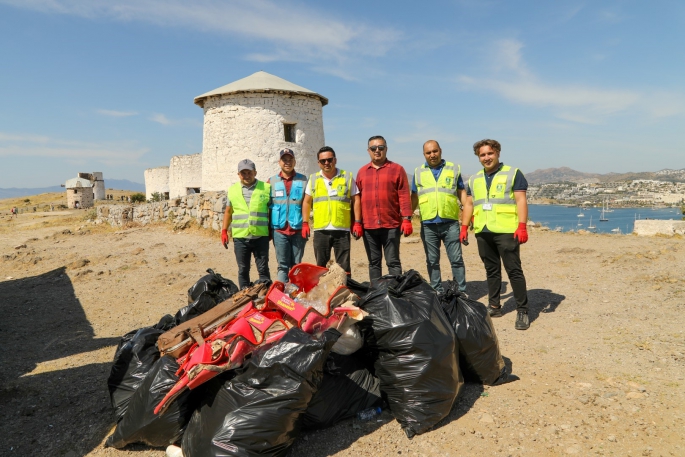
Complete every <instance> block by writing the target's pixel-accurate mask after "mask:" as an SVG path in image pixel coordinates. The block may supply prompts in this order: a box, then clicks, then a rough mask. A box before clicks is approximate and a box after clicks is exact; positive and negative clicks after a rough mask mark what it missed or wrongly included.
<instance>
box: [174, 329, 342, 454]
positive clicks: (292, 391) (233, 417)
mask: <svg viewBox="0 0 685 457" xmlns="http://www.w3.org/2000/svg"><path fill="white" fill-rule="evenodd" d="M339 337H340V333H339V332H338V331H337V330H334V329H329V330H326V331H325V332H324V333H323V335H322V336H321V338H318V339H317V338H314V337H312V336H311V335H308V334H306V333H304V332H303V331H302V330H300V329H298V328H293V329H291V330H290V331H288V333H286V335H285V336H284V337H283V338H282V339H281V340H280V341H278V342H277V343H275V344H274V345H273V346H272V347H269V348H264V349H261V350H259V351H258V352H257V353H256V354H254V355H253V356H252V359H251V360H250V362H249V363H248V364H247V365H246V366H245V368H244V369H243V371H242V372H241V373H240V374H238V375H236V377H235V378H233V379H231V380H230V381H228V382H225V381H224V382H222V379H220V378H215V379H214V380H212V381H210V382H209V383H208V386H207V391H206V393H205V396H204V400H203V402H202V406H201V407H200V409H199V410H197V411H196V412H195V413H194V414H193V417H192V419H191V420H190V423H189V424H188V427H187V429H186V432H185V434H184V435H183V445H182V447H183V455H184V456H185V457H213V456H217V457H218V456H227V455H230V456H282V455H285V454H286V453H287V452H288V449H289V448H290V446H291V445H292V443H293V441H294V440H295V438H296V437H297V435H298V434H299V431H300V420H299V418H300V416H301V415H302V414H303V413H304V412H305V410H306V409H307V405H308V404H309V402H310V400H311V398H312V396H313V395H314V393H315V392H316V389H317V386H318V385H319V384H320V382H321V378H322V375H323V373H322V371H323V365H324V363H325V361H326V357H327V356H328V353H329V352H330V350H331V348H332V347H333V344H335V341H336V340H337V339H338V338H339Z"/></svg>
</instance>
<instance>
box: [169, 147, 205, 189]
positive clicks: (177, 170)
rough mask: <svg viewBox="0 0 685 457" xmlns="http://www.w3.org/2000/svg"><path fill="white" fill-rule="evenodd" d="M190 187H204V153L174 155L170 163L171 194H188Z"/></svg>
mask: <svg viewBox="0 0 685 457" xmlns="http://www.w3.org/2000/svg"><path fill="white" fill-rule="evenodd" d="M189 187H190V188H198V189H199V188H201V187H202V154H199V153H198V154H192V155H181V156H173V157H172V158H171V162H170V163H169V196H170V197H172V198H173V197H182V196H184V195H188V190H187V189H188V188H189Z"/></svg>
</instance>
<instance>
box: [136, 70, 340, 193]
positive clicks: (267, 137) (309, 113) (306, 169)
mask: <svg viewBox="0 0 685 457" xmlns="http://www.w3.org/2000/svg"><path fill="white" fill-rule="evenodd" d="M327 103H328V99H327V98H326V97H324V96H322V95H319V94H317V93H316V92H312V91H311V90H309V89H305V88H304V87H300V86H297V85H295V84H293V83H291V82H289V81H286V80H284V79H282V78H279V77H277V76H274V75H271V74H269V73H266V72H263V71H259V72H257V73H254V74H253V75H250V76H248V77H247V78H243V79H240V80H238V81H235V82H232V83H231V84H227V85H225V86H222V87H220V88H218V89H215V90H212V91H210V92H207V93H205V94H202V95H200V96H198V97H195V104H196V105H198V106H200V107H201V108H203V110H204V127H203V140H202V154H193V155H186V156H174V157H173V158H172V159H171V162H170V165H169V167H159V168H150V169H147V170H145V188H146V193H147V198H148V199H149V198H151V196H152V194H153V193H155V192H159V193H161V194H162V195H165V194H166V193H167V192H168V197H172V198H173V197H178V196H182V195H187V194H190V193H194V192H198V191H218V190H226V189H227V188H228V187H229V186H230V185H231V184H233V183H235V182H237V180H238V176H237V173H238V172H237V168H236V167H237V165H238V162H240V161H241V160H243V159H250V160H252V161H253V162H254V163H255V165H256V167H257V174H258V177H259V178H260V179H262V180H266V179H268V178H269V177H270V176H272V175H274V174H276V173H278V171H279V169H280V168H279V166H278V159H279V157H278V152H279V151H280V150H281V149H283V148H290V149H292V150H293V151H294V153H295V158H296V159H297V167H296V168H297V171H298V172H300V173H303V174H305V175H308V174H310V173H314V172H316V171H317V170H318V169H319V168H318V166H317V161H316V152H317V151H318V150H319V148H321V147H322V146H323V145H324V132H323V107H324V106H325V105H326V104H327Z"/></svg>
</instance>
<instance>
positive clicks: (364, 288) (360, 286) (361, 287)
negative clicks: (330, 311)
mask: <svg viewBox="0 0 685 457" xmlns="http://www.w3.org/2000/svg"><path fill="white" fill-rule="evenodd" d="M346 285H347V288H348V289H350V290H351V291H352V292H354V293H355V294H357V295H358V296H359V297H363V296H364V295H366V294H367V293H369V282H368V281H364V282H359V281H355V280H354V279H352V278H347V284H346Z"/></svg>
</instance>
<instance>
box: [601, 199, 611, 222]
mask: <svg viewBox="0 0 685 457" xmlns="http://www.w3.org/2000/svg"><path fill="white" fill-rule="evenodd" d="M604 203H605V202H602V214H600V215H599V222H607V221H608V220H609V219H607V217H606V215H605V214H604V213H605V212H606V211H605V209H604Z"/></svg>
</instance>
